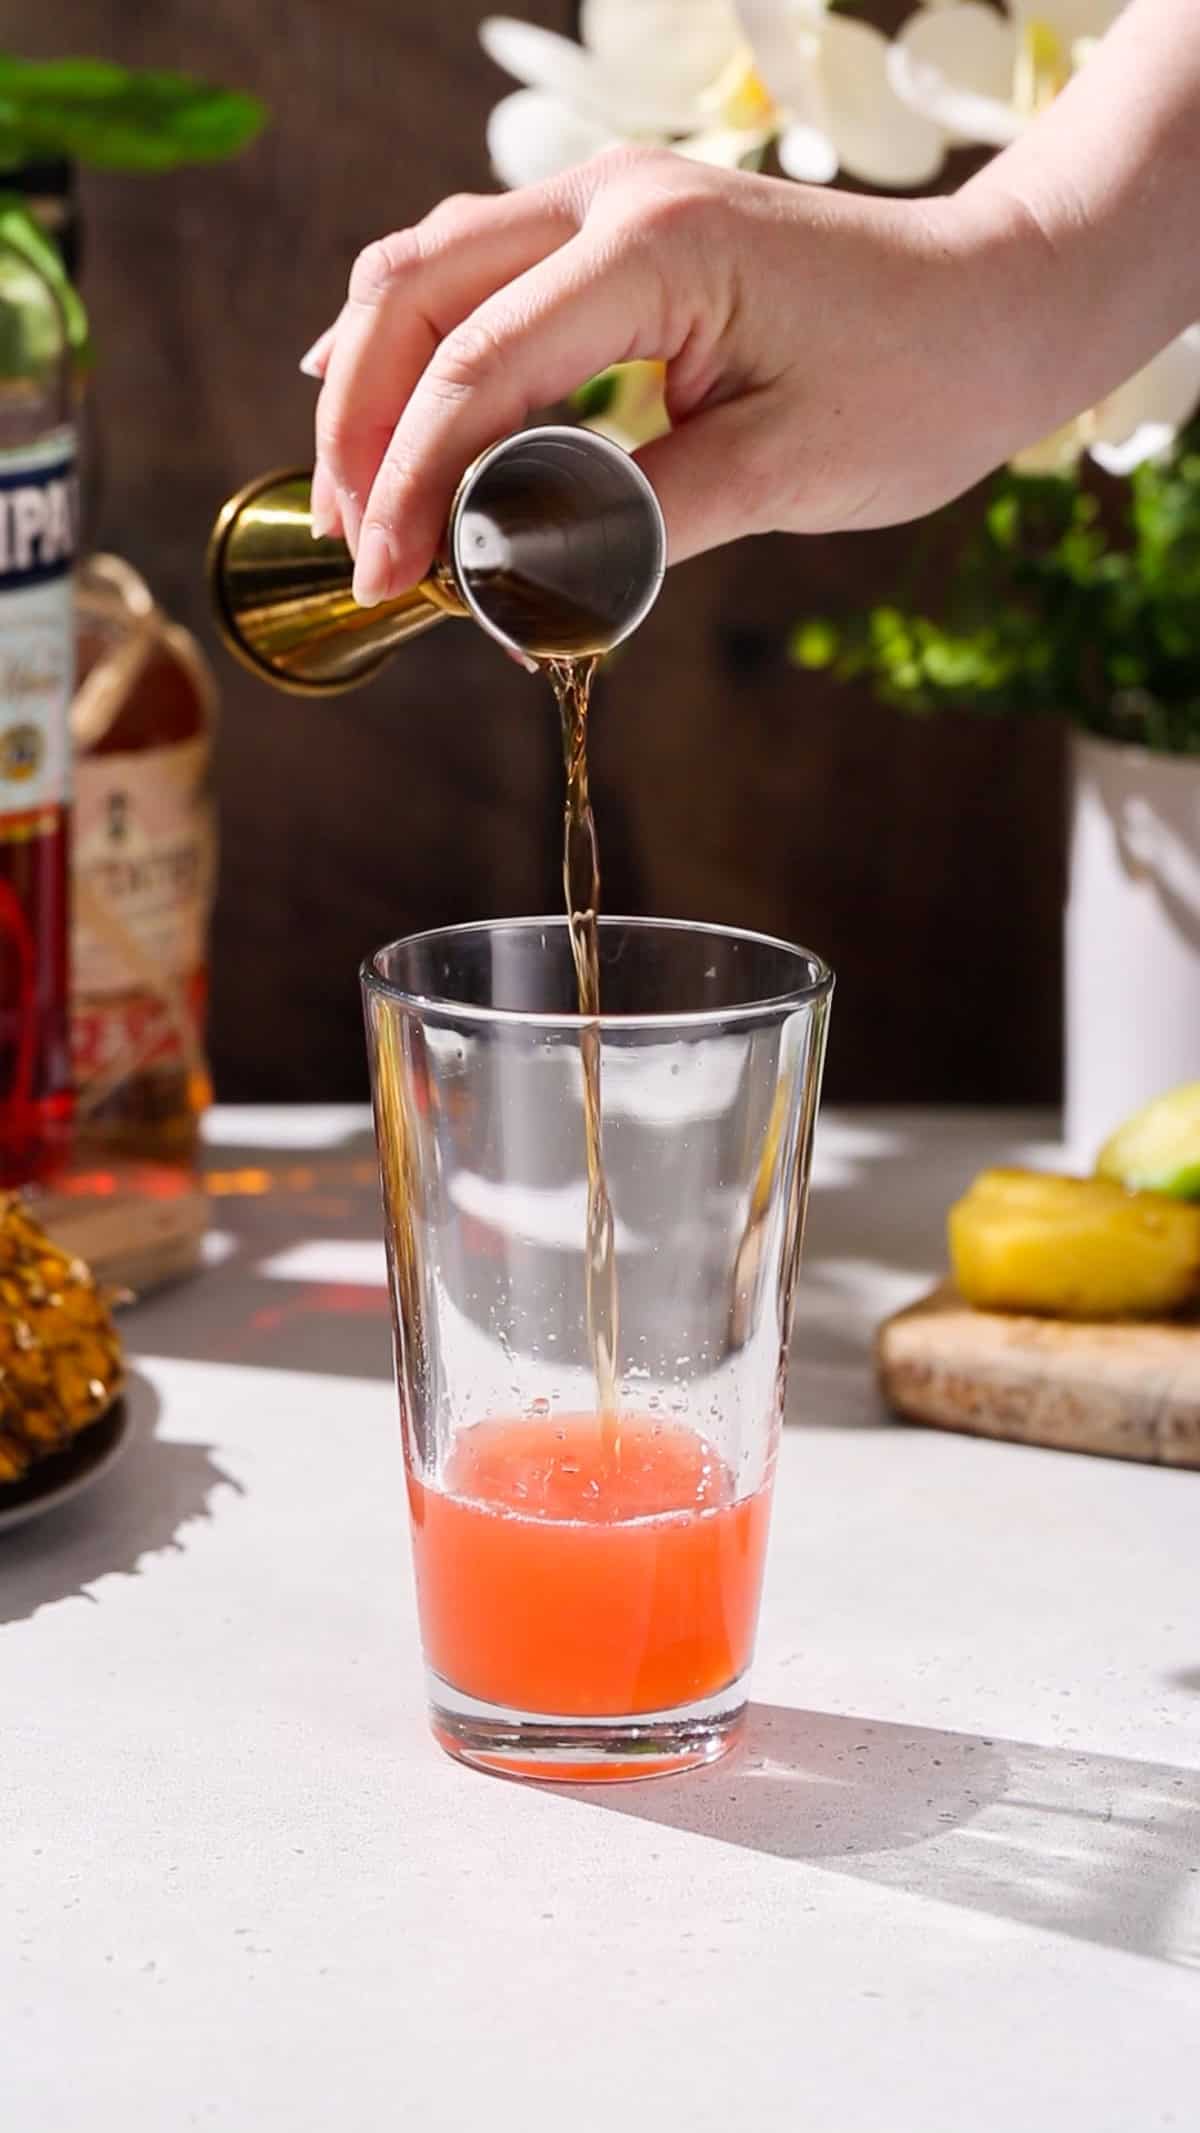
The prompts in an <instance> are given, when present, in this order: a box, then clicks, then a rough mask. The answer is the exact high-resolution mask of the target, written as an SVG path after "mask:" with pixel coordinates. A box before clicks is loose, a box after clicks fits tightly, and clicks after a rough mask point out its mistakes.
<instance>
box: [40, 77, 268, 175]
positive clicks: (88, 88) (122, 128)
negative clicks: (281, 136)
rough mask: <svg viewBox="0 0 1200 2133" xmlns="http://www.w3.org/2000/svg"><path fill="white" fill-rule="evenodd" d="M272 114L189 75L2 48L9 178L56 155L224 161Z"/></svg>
mask: <svg viewBox="0 0 1200 2133" xmlns="http://www.w3.org/2000/svg"><path fill="white" fill-rule="evenodd" d="M265 119H266V112H265V110H264V108H263V106H262V105H261V104H260V103H259V102H258V101H257V100H256V99H255V98H254V97H252V96H246V95H243V94H242V93H241V92H240V91H238V90H233V89H220V88H216V87H215V86H214V85H213V84H212V83H210V82H202V81H195V80H193V79H192V77H191V76H190V75H187V74H171V73H152V72H148V71H145V70H131V69H130V68H128V67H119V66H115V65H113V64H112V63H111V62H110V61H108V60H105V59H58V60H49V61H41V60H30V59H17V58H15V57H14V56H13V55H12V54H11V53H0V175H2V173H3V172H4V171H5V170H14V169H16V168H18V167H19V165H21V164H22V163H27V162H30V161H33V160H36V159H38V158H41V157H56V156H67V157H71V158H73V159H74V160H76V161H78V162H80V163H90V164H92V165H93V166H94V167H95V168H96V169H99V170H126V171H162V170H174V169H175V168H176V167H177V166H178V165H179V164H181V163H211V162H219V161H221V160H223V159H224V158H225V157H227V156H232V155H236V154H237V153H238V151H239V150H240V149H242V148H245V147H246V146H247V145H248V143H249V142H250V141H252V140H253V139H254V137H255V135H256V134H257V133H258V132H259V131H260V130H261V128H262V126H263V124H264V122H265Z"/></svg>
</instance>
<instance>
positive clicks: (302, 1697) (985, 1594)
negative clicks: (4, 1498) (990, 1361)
mask: <svg viewBox="0 0 1200 2133" xmlns="http://www.w3.org/2000/svg"><path fill="white" fill-rule="evenodd" d="M1038 1123H1039V1122H1037V1121H1030V1120H1029V1119H1028V1118H1025V1119H1022V1118H1019V1117H1011V1116H1010V1117H1009V1118H1007V1119H1005V1118H1003V1117H996V1116H994V1115H993V1116H982V1115H979V1114H974V1115H971V1114H958V1115H953V1114H946V1113H937V1114H934V1113H896V1114H883V1113H878V1112H872V1113H862V1114H857V1115H852V1114H851V1115H847V1114H842V1115H838V1114H834V1115H832V1116H831V1117H829V1118H827V1119H826V1120H825V1121H824V1122H823V1125H822V1128H821V1131H820V1134H819V1155H818V1168H817V1177H816V1189H815V1192H814V1201H813V1210H812V1219H811V1225H810V1233H809V1251H808V1259H807V1278H806V1281H805V1284H804V1288H803V1294H802V1301H801V1307H800V1323H799V1325H798V1328H797V1343H796V1357H797V1359H796V1364H795V1366H794V1375H793V1387H792V1402H791V1412H792V1418H793V1421H794V1423H795V1424H796V1425H797V1426H795V1427H792V1428H789V1429H788V1430H787V1431H786V1432H785V1441H784V1446H783V1453H782V1459H781V1465H780V1471H779V1481H778V1488H777V1493H776V1508H775V1530H774V1538H773V1543H772V1553H771V1562H770V1570H769V1574H768V1581H767V1590H766V1598H765V1603H764V1614H763V1627H762V1635H761V1639H760V1646H759V1658H758V1663H757V1667H756V1673H755V1695H756V1699H757V1700H756V1703H755V1705H754V1710H753V1717H752V1723H751V1727H750V1733H749V1740H748V1745H747V1748H746V1751H745V1753H744V1755H743V1756H742V1757H741V1758H740V1759H738V1760H737V1761H735V1762H733V1763H727V1764H725V1765H722V1766H719V1767H718V1768H716V1769H714V1770H713V1771H710V1772H706V1773H704V1774H703V1775H700V1776H693V1777H689V1778H682V1779H672V1780H669V1781H666V1782H663V1783H660V1784H658V1785H657V1786H655V1785H642V1786H636V1787H619V1788H610V1789H608V1790H607V1791H593V1792H588V1793H585V1792H582V1791H556V1790H550V1789H544V1790H538V1789H534V1788H524V1787H521V1786H517V1785H513V1784H508V1783H504V1782H501V1781H499V1780H496V1779H489V1778H485V1777H482V1776H478V1775H475V1774H472V1773H470V1772H468V1771H466V1770H463V1769H460V1768H458V1767H456V1766H455V1765H454V1764H452V1763H450V1762H449V1761H448V1760H446V1758H445V1757H444V1756H442V1755H441V1754H440V1753H439V1752H438V1751H437V1750H436V1749H435V1748H434V1746H433V1745H432V1742H431V1741H430V1739H429V1737H428V1735H427V1733H426V1725H425V1712H424V1703H423V1694H422V1682H421V1672H420V1664H419V1655H418V1646H417V1633H416V1624H415V1616H414V1607H413V1599H412V1592H411V1581H410V1574H409V1567H408V1549H407V1540H406V1535H405V1529H404V1503H403V1488H402V1472H401V1457H400V1444H399V1434H398V1425H397V1422H396V1416H395V1406H394V1400H393V1394H392V1389H391V1383H390V1353H389V1341H388V1328H387V1316H386V1304H385V1297H384V1291H383V1287H382V1258H381V1252H380V1248H379V1245H378V1214H377V1203H376V1198H375V1191H374V1186H373V1183H372V1182H371V1180H372V1172H371V1167H370V1143H369V1138H368V1136H367V1134H366V1131H365V1125H364V1120H363V1117H362V1114H360V1113H358V1112H353V1111H333V1110H326V1111H297V1112H291V1113H289V1112H268V1111H260V1112H255V1111H239V1112H234V1111H225V1112H220V1113H218V1114H216V1116H215V1118H214V1121H213V1128H212V1136H211V1138H212V1143H213V1145H212V1149H211V1166H212V1168H213V1170H214V1171H216V1172H217V1173H218V1179H217V1182H218V1185H219V1186H221V1187H222V1188H223V1190H222V1197H221V1198H220V1200H219V1201H218V1204H217V1205H216V1208H215V1228H214V1235H213V1238H212V1239H211V1240H210V1242H211V1256H212V1261H213V1264H212V1266H211V1269H210V1271H209V1272H207V1273H206V1274H204V1275H203V1276H201V1277H200V1278H199V1279H198V1280H197V1281H195V1282H193V1283H190V1284H188V1285H185V1286H181V1287H179V1288H177V1289H175V1290H174V1291H172V1292H165V1293H163V1294H161V1295H160V1296H158V1297H157V1298H152V1299H150V1300H149V1301H147V1302H146V1303H145V1304H143V1305H141V1306H140V1307H138V1308H137V1309H136V1310H135V1311H133V1312H132V1313H131V1314H130V1315H129V1317H128V1320H127V1322H126V1323H127V1331H128V1335H129V1339H130V1343H131V1346H132V1348H133V1350H134V1352H135V1354H136V1356H137V1358H138V1377H137V1381H136V1384H135V1390H134V1397H133V1411H134V1420H135V1440H134V1442H133V1444H132V1446H131V1448H130V1450H129V1451H128V1453H127V1455H126V1456H125V1458H124V1459H123V1460H122V1461H121V1463H120V1464H119V1465H117V1466H116V1467H115V1468H114V1469H113V1470H112V1472H111V1473H109V1474H108V1475H107V1476H105V1478H104V1479H103V1480H101V1481H100V1482H99V1483H98V1484H97V1485H96V1487H95V1488H94V1489H93V1490H92V1491H91V1492H90V1493H89V1494H87V1495H85V1496H83V1497H81V1498H79V1499H78V1500H77V1501H76V1502H75V1503H73V1504H70V1505H67V1506H64V1507H63V1508H62V1509H61V1510H59V1511H57V1512H55V1513H53V1514H51V1515H48V1516H47V1517H46V1518H44V1519H42V1520H40V1521H37V1522H35V1523H33V1524H31V1525H29V1526H26V1527H25V1528H23V1529H20V1530H17V1531H14V1532H13V1533H11V1534H10V1535H8V1536H4V1537H0V1890H2V1893H0V2009H2V2010H3V2013H2V2015H0V2122H2V2123H3V2125H4V2126H5V2128H11V2129H12V2133H160V2129H161V2133H182V2129H184V2128H191V2127H198V2128H203V2129H205V2133H275V2129H279V2133H328V2129H330V2128H334V2129H336V2133H376V2129H384V2128H389V2129H390V2128H392V2127H401V2126H403V2127H405V2128H411V2129H414V2133H443V2129H445V2133H459V2129H463V2133H465V2129H467V2128H470V2127H473V2126H477V2125H486V2126H488V2127H489V2128H501V2129H508V2128H510V2127H511V2128H513V2129H514V2133H515V2129H520V2133H551V2129H554V2133H558V2129H559V2128H569V2129H572V2133H600V2129H602V2128H605V2129H607V2128H609V2127H617V2128H619V2129H620V2133H659V2129H662V2128H675V2127H684V2128H686V2129H688V2133H710V2129H711V2133H728V2129H729V2128H730V2127H738V2126H754V2127H763V2128H767V2129H770V2133H774V2129H776V2128H778V2129H781V2133H782V2129H784V2128H787V2129H792V2128H795V2129H799V2133H809V2129H812V2133H1051V2129H1053V2133H1076V2129H1077V2133H1151V2129H1156V2128H1159V2127H1178V2128H1180V2129H1185V2128H1192V2127H1195V2126H1196V2125H1197V2124H1198V2123H1200V1482H1198V1479H1197V1477H1196V1476H1195V1475H1192V1474H1185V1473H1169V1472H1165V1471H1160V1470H1157V1469H1152V1468H1145V1467H1132V1466H1122V1465H1118V1464H1115V1463H1111V1462H1107V1461H1103V1460H1098V1459H1089V1458H1081V1457H1071V1456H1068V1455H1064V1454H1059V1453H1054V1452H1043V1451H1033V1450H1026V1449H1024V1448H1020V1447H1016V1446H1009V1445H998V1444H988V1443H984V1442H976V1441H973V1440H971V1439H968V1438H959V1437H950V1436H943V1435H941V1434H939V1433H936V1432H925V1431H917V1430H908V1429H903V1428H900V1427H898V1426H895V1425H892V1424H890V1423H888V1422H887V1421H886V1420H885V1418H884V1416H883V1414H882V1412H881V1411H880V1408H879V1406H878V1404H877V1401H876V1398H875V1394H874V1392H873V1389H872V1385H871V1379H870V1371H869V1363H868V1352H869V1339H870V1334H871V1330H872V1326H873V1323H874V1321H875V1319H876V1318H877V1317H878V1316H879V1315H880V1313H881V1312H882V1311H884V1310H886V1309H888V1308H891V1307H892V1306H894V1305H895V1304H897V1303H899V1302H902V1301H904V1300H906V1299H907V1298H908V1297H909V1296H911V1295H913V1294H915V1293H918V1292H919V1290H920V1289H921V1287H922V1286H923V1285H924V1283H925V1281H926V1280H927V1278H928V1277H929V1276H931V1275H932V1274H933V1273H935V1272H936V1271H937V1268H938V1263H939V1257H940V1249H941V1246H940V1228H941V1215H942V1211H943V1209H944V1206H945V1204H946V1202H947V1200H948V1199H949V1198H950V1197H952V1196H953V1193H954V1191H955V1190H956V1189H957V1188H958V1186H959V1185H960V1184H961V1182H962V1181H963V1179H964V1178H965V1177H966V1176H967V1175H968V1174H969V1173H970V1172H971V1171H972V1170H973V1169H974V1168H976V1167H978V1165H979V1164H981V1163H982V1162H984V1161H985V1160H989V1159H991V1158H993V1157H995V1156H997V1155H999V1154H1011V1153H1013V1152H1015V1151H1016V1150H1017V1149H1018V1148H1019V1146H1020V1144H1021V1143H1022V1142H1023V1141H1024V1140H1025V1139H1026V1138H1027V1137H1028V1136H1029V1134H1030V1133H1031V1132H1032V1131H1033V1130H1035V1128H1036V1127H1037V1125H1038ZM1041 1123H1042V1124H1043V1125H1044V1124H1045V1122H1044V1121H1043V1122H1041ZM263 1186H269V1187H270V1188H271V1189H270V1190H268V1191H263V1190H256V1189H253V1188H256V1187H257V1188H261V1187H263ZM231 1188H234V1189H231Z"/></svg>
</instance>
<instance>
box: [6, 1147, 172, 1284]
mask: <svg viewBox="0 0 1200 2133" xmlns="http://www.w3.org/2000/svg"><path fill="white" fill-rule="evenodd" d="M26 1197H27V1198H28V1201H29V1208H30V1213H31V1214H32V1215H33V1216H34V1217H35V1219H36V1220H37V1221H38V1222H40V1223H41V1225H42V1228H43V1229H44V1230H45V1231H46V1234H47V1236H49V1237H51V1238H53V1240H54V1242H55V1244H58V1245H61V1247H62V1249H63V1250H64V1251H68V1252H74V1253H76V1254H77V1255H78V1256H79V1258H80V1259H84V1260H86V1261H87V1264H88V1265H89V1266H90V1268H91V1270H92V1272H93V1274H94V1275H95V1276H96V1279H97V1281H98V1282H99V1283H100V1285H101V1287H102V1288H106V1289H113V1290H116V1291H126V1292H129V1293H131V1294H132V1295H133V1296H134V1297H137V1296H142V1295H145V1293H146V1291H147V1290H148V1289H154V1288H157V1287H158V1286H159V1285H160V1283H162V1282H165V1281H177V1280H178V1279H179V1278H180V1277H181V1276H182V1275H184V1274H190V1273H192V1272H194V1270H195V1268H196V1267H197V1266H198V1265H199V1264H200V1259H201V1253H202V1250H203V1245H204V1232H205V1229H206V1227H207V1224H208V1195H207V1193H206V1192H205V1190H204V1186H203V1184H202V1182H201V1180H200V1179H199V1178H197V1177H195V1176H194V1175H193V1174H192V1173H191V1172H190V1171H187V1170H182V1169H176V1168H173V1167H168V1166H167V1165H166V1164H160V1163H130V1162H116V1161H114V1162H111V1163H103V1164H100V1163H94V1164H87V1165H84V1164H79V1165H77V1166H76V1167H75V1168H74V1169H73V1170H71V1171H70V1172H68V1173H67V1175H66V1176H65V1177H62V1178H56V1179H55V1180H54V1182H53V1183H52V1184H50V1185H44V1186H32V1187H30V1188H29V1190H28V1192H27V1195H26Z"/></svg>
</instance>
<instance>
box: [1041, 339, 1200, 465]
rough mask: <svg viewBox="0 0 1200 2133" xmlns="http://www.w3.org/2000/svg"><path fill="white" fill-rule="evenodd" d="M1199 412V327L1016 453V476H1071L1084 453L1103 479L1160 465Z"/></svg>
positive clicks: (1173, 342)
mask: <svg viewBox="0 0 1200 2133" xmlns="http://www.w3.org/2000/svg"><path fill="white" fill-rule="evenodd" d="M1198 406H1200V326H1189V327H1188V330H1187V332H1186V333H1181V334H1180V335H1179V337H1178V339H1177V340H1174V341H1171V342H1170V343H1169V345H1168V346H1167V347H1166V348H1164V349H1163V350H1162V352H1161V354H1160V355H1156V356H1155V357H1154V359H1153V361H1152V362H1150V363H1147V365H1146V367H1145V369H1144V370H1139V371H1138V373H1137V376H1136V377H1134V378H1129V379H1128V380H1127V381H1126V383H1125V384H1124V385H1119V386H1118V387H1117V389H1116V391H1115V392H1111V393H1109V394H1108V396H1107V397H1106V398H1105V399H1103V400H1101V401H1099V402H1098V403H1097V405H1096V406H1095V407H1091V408H1089V409H1088V411H1087V413H1086V414H1083V415H1079V416H1077V417H1076V419H1075V421H1074V422H1068V423H1067V424H1065V426H1064V427H1063V428H1062V429H1060V430H1055V432H1054V434H1053V436H1050V437H1045V438H1043V439H1042V441H1041V443H1040V444H1035V445H1031V446H1030V447H1029V449H1028V450H1027V451H1024V452H1019V453H1018V454H1017V457H1016V458H1015V459H1014V460H1013V462H1012V463H1013V466H1014V467H1015V468H1016V470H1017V472H1018V473H1019V474H1069V473H1070V472H1071V469H1072V468H1073V467H1074V466H1075V465H1076V463H1077V462H1078V461H1079V459H1080V458H1081V457H1082V456H1083V454H1084V453H1085V452H1087V453H1090V455H1091V457H1092V458H1093V459H1094V460H1095V461H1096V463H1097V465H1099V466H1101V467H1103V468H1104V471H1105V473H1106V474H1132V472H1133V470H1134V468H1135V467H1139V466H1141V464H1142V462H1143V460H1146V459H1161V458H1164V457H1165V456H1166V454H1167V453H1168V452H1169V451H1170V449H1171V447H1172V445H1173V444H1174V442H1175V439H1176V437H1177V436H1178V434H1179V431H1180V430H1181V429H1182V428H1183V426H1184V424H1185V423H1186V422H1187V421H1189V419H1190V418H1191V416H1192V415H1193V414H1194V413H1195V411H1196V408H1197V407H1198Z"/></svg>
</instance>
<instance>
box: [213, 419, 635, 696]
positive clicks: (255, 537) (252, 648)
mask: <svg viewBox="0 0 1200 2133" xmlns="http://www.w3.org/2000/svg"><path fill="white" fill-rule="evenodd" d="M309 484H310V476H309V475H308V474H306V473H303V472H296V471H293V472H290V473H282V474H269V475H265V476H263V477H261V478H260V479H259V480H258V481H255V482H251V483H250V484H249V485H248V486H247V487H246V488H244V489H242V490H240V491H239V492H238V494H237V495H236V496H233V497H231V498H230V500H229V502H228V503H227V504H226V505H225V507H224V509H223V510H222V511H221V513H220V516H219V517H218V519H217V522H216V525H215V527H214V528H213V534H212V539H211V541H210V543H209V552H208V574H209V586H210V590H211V593H212V598H213V604H214V607H215V609H216V614H217V619H218V622H219V624H220V627H221V632H222V635H223V636H224V638H225V641H226V643H227V644H228V646H229V648H230V650H231V651H232V652H233V653H234V654H235V655H236V657H237V658H239V659H240V660H241V661H242V662H243V664H244V665H246V666H248V667H250V668H251V669H252V670H253V671H254V672H255V673H257V674H259V675H261V676H262V677H263V678H264V680H267V681H270V682H273V683H274V684H275V686H276V687H277V688H282V689H290V690H294V691H296V692H298V693H301V694H303V695H309V696H317V695H333V694H335V693H337V692H338V691H340V690H343V689H349V688H353V687H354V686H355V685H356V684H357V683H359V682H363V681H366V680H368V679H369V677H370V676H371V675H372V674H374V673H376V672H377V670H378V669H379V667H380V666H381V665H382V664H383V663H384V661H385V660H387V659H388V658H390V656H391V654H392V653H393V652H394V651H395V650H396V648H397V647H398V646H399V645H401V644H404V643H406V642H407V640H408V639H409V638H410V637H415V636H417V635H419V634H420V632H421V631H423V630H427V629H431V628H432V627H433V625H434V624H435V623H437V622H442V621H444V620H445V619H446V617H447V616H448V615H469V616H472V617H473V618H474V620H475V621H476V622H478V623H479V624H480V626H481V627H482V628H483V629H485V630H486V631H487V632H488V634H489V636H491V637H494V638H495V639H496V642H497V643H498V644H501V645H503V646H504V648H505V650H506V651H510V652H517V653H519V654H521V655H522V656H523V657H525V658H528V659H535V660H539V661H545V660H553V659H586V658H588V657H590V656H592V655H596V654H600V653H603V652H610V651H612V650H613V649H614V647H615V646H616V645H618V644H621V643H622V642H623V641H624V639H625V638H626V637H628V636H629V634H630V632H631V631H633V630H635V629H636V628H637V626H638V624H639V623H640V622H641V621H643V620H644V618H645V616H646V615H647V614H648V613H649V611H650V609H651V608H652V607H653V605H654V602H655V600H656V598H657V596H658V589H659V586H660V585H661V583H662V578H663V572H664V569H665V567H666V546H667V543H666V529H665V527H664V525H663V517H662V512H661V510H660V509H659V505H658V499H657V497H656V496H655V494H654V491H653V489H652V488H651V486H650V483H649V482H648V481H647V479H646V476H645V475H644V474H643V473H642V470H641V468H640V467H639V466H638V465H637V462H636V461H635V460H633V459H631V458H630V456H629V454H628V453H627V452H624V451H622V450H621V448H620V446H619V445H615V444H613V443H611V442H610V441H609V439H608V438H605V437H598V436H596V435H595V434H594V433H593V432H592V431H590V430H582V429H571V428H566V427H552V428H541V429H529V430H522V431H519V432H518V434H517V435H516V436H514V437H506V438H504V439H503V440H502V441H501V443H499V444H495V445H493V446H492V447H491V449H490V450H489V451H487V452H484V453H483V454H482V456H481V457H480V458H479V459H477V460H476V461H475V463H474V465H473V466H471V467H469V468H468V469H467V472H466V473H465V474H464V476H463V478H462V481H461V482H460V484H459V487H458V492H457V494H456V496H455V498H454V502H453V505H452V507H451V511H450V518H449V523H448V525H447V528H446V533H445V537H444V540H443V541H442V544H441V547H440V549H439V552H438V556H437V559H436V561H435V563H434V565H433V567H432V569H431V570H430V572H429V574H428V576H426V577H425V578H423V579H422V580H421V582H420V584H418V585H414V586H412V587H411V588H410V589H409V590H408V591H407V592H404V593H402V594H401V595H400V597H399V598H398V599H394V600H387V601H384V602H382V603H381V604H380V605H379V606H377V607H370V608H365V607H359V606H358V605H357V603H356V602H355V599H354V596H353V592H352V589H351V588H352V583H353V576H354V566H353V562H352V560H351V557H350V553H349V550H348V549H347V547H346V545H345V543H344V542H343V541H340V540H319V541H314V539H313V538H312V528H311V521H310V518H309Z"/></svg>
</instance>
